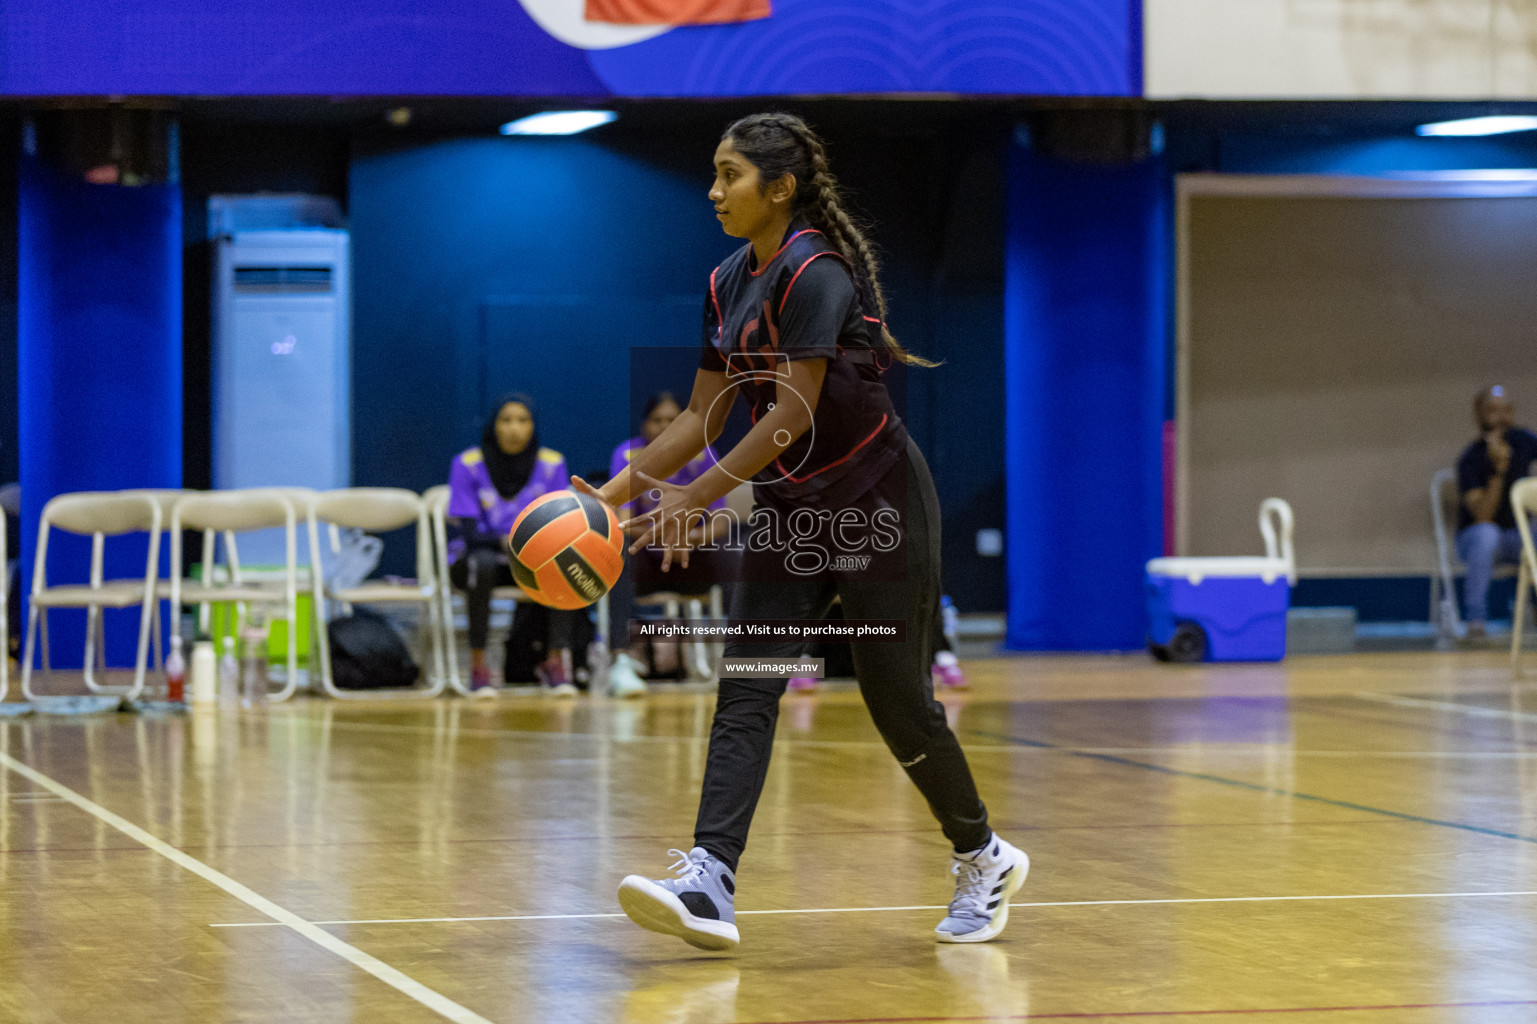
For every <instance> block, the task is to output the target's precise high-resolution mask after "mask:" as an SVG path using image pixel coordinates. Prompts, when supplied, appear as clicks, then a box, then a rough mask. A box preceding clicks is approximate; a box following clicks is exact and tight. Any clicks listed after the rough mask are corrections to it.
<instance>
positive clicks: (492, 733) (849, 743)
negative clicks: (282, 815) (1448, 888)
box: [267, 715, 1537, 759]
mask: <svg viewBox="0 0 1537 1024" xmlns="http://www.w3.org/2000/svg"><path fill="white" fill-rule="evenodd" d="M267 718H268V720H269V721H272V722H285V723H297V724H301V725H310V726H314V727H316V728H320V727H326V728H331V729H352V730H355V731H359V732H392V733H394V732H399V733H416V734H420V735H423V736H436V735H441V734H443V733H446V732H448V731H449V730H448V729H447V728H439V727H437V726H428V725H388V724H385V723H382V722H334V721H333V722H331V723H329V725H327V723H325V722H323V721H321V720H320V719H314V718H304V717H300V716H294V715H268V716H267ZM452 731H453V733H454V735H456V736H468V737H481V738H486V739H495V738H503V737H514V736H515V737H519V738H523V739H564V740H593V741H598V740H608V741H610V742H612V743H618V744H629V743H707V742H709V739H710V737H709V736H705V735H701V736H626V737H620V736H610V735H608V734H607V733H598V732H543V731H539V730H533V729H489V728H483V727H472V728H468V729H465V728H459V729H454V730H452ZM963 745H964V746H965V748H966V752H967V753H969V754H970V753H995V754H996V753H1006V754H1014V755H1017V754H1034V755H1053V754H1055V755H1062V754H1169V753H1177V754H1243V755H1250V756H1254V757H1260V756H1264V757H1269V756H1270V755H1271V754H1273V753H1275V752H1276V750H1277V749H1280V750H1282V751H1284V752H1285V753H1286V754H1287V755H1288V756H1291V757H1387V758H1417V757H1423V758H1439V759H1454V758H1474V759H1521V758H1537V750H1496V751H1483V750H1480V751H1458V750H1293V749H1291V748H1289V747H1287V746H1286V745H1285V744H1276V743H1250V744H1243V745H1233V744H1225V745H1221V746H1215V745H1201V744H1174V745H1170V746H1163V747H1021V746H1017V745H1014V744H1001V743H966V744H963ZM774 747H775V749H779V748H781V747H790V748H794V747H809V748H817V749H821V748H831V749H840V748H848V749H870V750H882V751H884V750H885V749H886V745H885V744H884V743H882V742H881V741H880V740H780V739H776V740H775V741H774Z"/></svg>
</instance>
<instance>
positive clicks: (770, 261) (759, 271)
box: [748, 228, 822, 277]
mask: <svg viewBox="0 0 1537 1024" xmlns="http://www.w3.org/2000/svg"><path fill="white" fill-rule="evenodd" d="M821 233H822V232H820V231H818V230H817V229H816V228H802V229H801V230H799V231H797V232H796V233H795V234H793V235H791V236H790V237H789V238H786V239H785V244H784V245H781V246H780V247H779V252H776V253H775V254H774V255H772V256H770V257H769V258H768V262H767V263H765V264H763V266H761V267H759V268H758V269H757V270H749V271H748V273H749V274H751V275H752V276H753V277H757V276H759V275H760V274H762V273H763V272H764V271H765V270H767V269H768V268H769V267H771V266H773V265H774V261H775V260H777V259H778V258H779V256H780V254H781V253H783V252H784V251H785V250H786V249H788V248H790V243H792V242H794V241H795V240H796V239H797V238H799V237H800V236H801V235H820V234H821Z"/></svg>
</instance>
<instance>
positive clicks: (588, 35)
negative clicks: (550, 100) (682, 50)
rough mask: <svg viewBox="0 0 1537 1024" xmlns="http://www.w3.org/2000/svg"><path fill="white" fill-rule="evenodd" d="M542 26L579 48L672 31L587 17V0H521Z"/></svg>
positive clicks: (603, 47)
mask: <svg viewBox="0 0 1537 1024" xmlns="http://www.w3.org/2000/svg"><path fill="white" fill-rule="evenodd" d="M518 2H519V3H521V4H522V5H523V9H524V10H525V11H527V12H528V16H529V17H530V18H533V19H534V21H535V22H536V23H538V25H539V27H540V28H542V29H544V30H545V31H546V32H548V33H549V34H550V35H552V36H554V37H555V38H556V39H559V40H560V41H561V42H563V43H565V44H566V45H567V46H574V47H576V48H577V49H579V50H612V49H614V48H615V47H618V46H634V45H635V44H636V43H643V42H645V41H646V40H647V39H654V38H656V37H657V36H659V35H661V34H663V33H664V32H669V31H671V28H672V27H671V26H670V25H613V24H610V23H608V22H606V21H588V20H587V0H518Z"/></svg>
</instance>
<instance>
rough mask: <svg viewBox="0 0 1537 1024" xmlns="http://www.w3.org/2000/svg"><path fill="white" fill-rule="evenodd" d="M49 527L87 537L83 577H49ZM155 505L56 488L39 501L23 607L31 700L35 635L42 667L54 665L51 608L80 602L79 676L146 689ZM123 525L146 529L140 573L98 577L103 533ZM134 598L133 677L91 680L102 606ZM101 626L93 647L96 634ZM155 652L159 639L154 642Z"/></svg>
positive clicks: (129, 693)
mask: <svg viewBox="0 0 1537 1024" xmlns="http://www.w3.org/2000/svg"><path fill="white" fill-rule="evenodd" d="M54 529H59V530H63V531H65V532H66V533H74V534H79V535H82V536H89V537H90V538H91V577H90V582H89V583H86V584H83V585H82V584H62V585H57V586H49V585H48V579H47V577H48V572H47V567H48V535H49V533H50V532H52V531H53V530H54ZM160 530H161V524H160V506H159V505H157V504H156V503H155V502H154V500H153V499H151V498H149V497H147V496H145V495H142V494H133V493H131V492H130V493H119V494H112V493H105V492H80V493H75V494H61V495H59V496H58V497H56V498H54V499H52V500H51V501H49V502H48V504H47V505H45V506H43V514H42V517H41V519H40V521H39V522H38V526H37V554H36V556H35V558H34V564H33V567H32V593H31V598H30V601H29V605H30V607H29V611H28V615H27V649H26V652H25V654H23V656H22V665H21V692H22V694H23V695H24V696H25V697H26V698H27V699H28V700H33V699H34V698H36V697H37V696H38V695H37V694H35V693H33V691H32V663H33V661H34V654H35V653H36V647H37V644H38V640H39V639H41V641H42V656H43V671H44V672H49V673H51V672H52V666H51V664H50V661H49V651H48V610H49V609H50V608H83V609H85V613H86V626H85V661H84V666H85V667H84V677H85V684H86V686H87V687H88V688H89V689H90V690H91V691H92V692H93V693H114V694H123V695H124V696H126V697H127V698H128V699H129V700H134V699H136V698H137V697H138V696H139V694H140V693H141V692H142V691H143V689H144V674H145V662H146V659H147V657H148V654H149V641H150V633H151V632H152V631H158V625H159V619H160V616H159V603H158V602H157V601H156V599H155V582H156V579H157V578H158V576H159V569H160ZM128 533H147V534H149V545H148V547H149V554H148V555H147V556H146V558H145V567H144V575H143V577H141V578H136V579H115V580H106V579H103V578H102V574H103V571H104V569H103V559H104V556H105V554H106V539H107V538H108V537H119V536H122V535H124V534H128ZM135 605H138V606H139V646H138V653H137V654H136V655H135V657H134V672H133V684H132V685H131V686H128V687H126V688H125V687H121V686H109V685H106V684H104V683H100V682H98V681H97V680H96V674H95V673H96V668H97V667H98V657H99V656H103V657H104V652H105V649H106V643H105V640H106V637H105V635H104V634H105V630H104V623H102V617H101V610H102V609H103V608H132V607H133V606H135ZM98 631H100V632H102V633H103V636H102V640H103V643H102V645H101V647H100V649H98V647H97V645H96V637H97V633H98ZM157 652H158V645H157Z"/></svg>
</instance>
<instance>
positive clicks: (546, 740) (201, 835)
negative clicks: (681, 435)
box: [0, 652, 1537, 1024]
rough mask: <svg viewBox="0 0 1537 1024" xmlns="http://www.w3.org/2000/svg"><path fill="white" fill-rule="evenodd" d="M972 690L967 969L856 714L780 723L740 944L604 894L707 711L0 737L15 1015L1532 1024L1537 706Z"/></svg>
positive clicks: (1460, 688) (1002, 661)
mask: <svg viewBox="0 0 1537 1024" xmlns="http://www.w3.org/2000/svg"><path fill="white" fill-rule="evenodd" d="M967 669H968V672H969V675H970V677H971V679H972V681H973V684H974V685H973V689H972V690H971V691H970V692H969V693H965V694H952V695H946V696H945V698H944V699H945V704H946V708H947V711H948V712H949V715H950V719H951V722H952V725H953V726H954V728H955V729H956V731H957V732H958V733H959V734H960V736H961V738H962V740H963V742H964V743H965V744H966V747H967V750H968V754H969V757H970V758H971V761H972V764H973V767H974V769H975V771H976V774H977V777H978V781H979V784H980V786H981V788H982V791H983V794H984V796H985V798H986V799H987V801H988V804H989V807H990V811H991V814H992V818H993V822H994V825H995V827H996V828H997V829H998V830H999V832H1000V833H1001V834H1004V835H1006V836H1007V837H1009V838H1010V839H1012V840H1013V841H1014V842H1016V843H1017V844H1018V845H1020V846H1022V847H1024V848H1025V849H1026V850H1028V851H1029V852H1030V854H1031V857H1032V860H1033V862H1034V866H1033V870H1032V874H1031V876H1030V880H1029V883H1028V884H1027V885H1026V887H1025V888H1024V889H1023V890H1022V891H1021V892H1020V893H1019V896H1018V897H1017V903H1016V909H1015V910H1014V914H1013V917H1012V918H1011V924H1010V926H1009V930H1008V931H1007V932H1005V934H1004V936H1003V937H1002V939H1001V940H1000V941H998V942H996V943H994V944H991V945H986V946H971V947H967V946H942V945H938V944H936V943H934V942H933V941H932V936H931V934H930V929H932V927H933V926H934V924H935V923H936V922H937V921H938V919H939V918H940V917H941V916H942V915H943V910H942V909H941V908H942V907H943V904H944V903H945V902H946V901H947V900H948V899H949V895H950V891H951V882H952V880H951V878H950V876H949V874H948V872H947V851H946V845H945V843H944V841H943V840H942V838H941V837H940V836H939V835H938V832H937V830H936V829H935V828H934V827H933V824H932V821H931V819H930V817H929V815H928V812H927V809H926V808H925V806H924V805H923V802H922V800H921V798H920V797H919V796H918V794H917V793H916V792H915V791H914V790H913V789H912V788H911V786H910V784H909V783H908V782H907V779H906V777H905V775H904V774H903V772H902V770H901V769H900V768H899V767H898V766H897V765H896V764H895V762H894V761H893V760H892V758H891V757H890V755H889V754H888V753H887V752H886V751H885V749H884V748H883V747H882V745H881V743H880V741H879V738H878V737H877V735H876V733H875V731H874V729H873V727H872V726H871V725H870V722H869V718H868V716H867V715H866V713H865V711H864V709H863V707H862V706H861V704H860V702H859V697H858V693H857V691H855V690H854V689H852V688H851V687H849V686H838V685H834V686H830V687H828V688H826V689H824V690H823V691H821V692H819V693H817V694H815V695H812V696H793V697H787V698H786V699H785V701H784V703H783V711H782V715H781V720H780V727H779V735H778V743H777V749H776V754H775V762H774V765H773V768H772V770H771V771H770V775H769V780H768V786H767V790H766V792H765V794H764V799H763V802H762V804H761V805H760V807H759V810H758V816H757V820H756V824H755V827H754V833H753V841H752V844H751V845H750V847H749V849H748V852H747V856H746V858H745V859H744V861H743V864H742V869H741V872H740V877H739V884H740V891H739V896H738V907H739V910H740V911H741V916H740V919H739V925H740V927H741V932H742V938H743V943H742V946H741V948H740V949H739V950H738V951H737V952H736V953H734V954H730V955H720V954H703V953H700V952H698V951H695V950H693V949H691V948H689V947H687V946H684V945H683V944H681V943H678V942H676V941H675V940H669V939H665V938H663V937H661V936H657V935H652V934H650V933H648V932H644V931H641V930H640V929H638V928H636V927H634V926H633V925H632V924H630V923H629V922H628V921H627V920H625V919H624V918H623V917H621V916H618V907H617V904H616V902H615V900H614V888H615V885H616V884H617V882H618V880H619V878H620V877H621V876H623V875H624V874H626V873H628V872H631V871H643V872H649V873H653V874H663V873H665V869H666V867H667V865H668V864H669V863H670V862H671V861H672V859H674V858H670V857H669V856H668V854H667V850H668V849H669V848H670V847H686V846H688V845H689V835H690V832H691V828H692V824H693V817H694V809H695V800H696V797H697V792H698V786H699V780H700V774H701V771H702V768H703V764H704V756H705V737H706V735H707V732H708V727H709V721H710V713H711V708H712V698H711V697H710V695H708V694H702V693H663V694H657V695H653V696H652V697H650V698H647V699H646V700H644V701H637V702H619V701H607V700H601V699H596V700H595V699H589V698H582V699H580V700H577V701H567V702H558V701H553V700H546V699H542V698H538V697H533V698H505V699H502V700H500V701H485V702H483V701H463V700H439V701H435V702H421V703H418V702H412V703H392V704H382V705H380V704H370V705H358V704H345V705H343V704H337V703H333V702H322V701H304V702H298V703H294V704H291V705H280V706H275V707H272V708H270V709H268V710H267V711H266V712H264V713H261V714H239V713H229V714H222V715H221V714H219V713H213V714H196V715H191V716H187V717H152V716H137V717H136V716H129V715H101V716H91V717H83V718H52V717H32V718H27V719H16V720H4V721H0V757H3V763H4V765H5V769H6V770H5V771H3V772H0V799H3V801H4V807H3V815H0V885H3V890H4V906H5V908H6V909H5V917H4V920H5V928H4V931H3V938H0V943H3V949H4V961H3V964H0V1020H4V1021H12V1020H14V1021H25V1022H28V1024H32V1022H42V1024H56V1022H57V1024H65V1022H67V1024H81V1022H96V1021H106V1022H111V1024H137V1022H140V1021H143V1022H151V1021H153V1022H156V1024H161V1022H168V1024H174V1022H194V1021H195V1022H200V1024H201V1022H209V1021H250V1022H267V1021H272V1022H305V1024H308V1022H321V1021H325V1022H330V1021H345V1020H351V1021H362V1022H376V1021H389V1022H394V1021H405V1022H411V1021H436V1020H445V1019H446V1020H457V1021H467V1022H475V1021H494V1022H498V1024H503V1022H522V1021H538V1022H566V1021H570V1022H594V1021H624V1022H635V1024H640V1022H665V1024H685V1022H687V1024H715V1022H729V1021H761V1022H769V1021H780V1022H793V1021H800V1022H807V1021H826V1022H856V1021H862V1022H870V1021H963V1020H964V1021H978V1020H1028V1019H1044V1020H1053V1019H1055V1020H1072V1019H1115V1020H1139V1019H1146V1020H1150V1021H1159V1022H1163V1021H1172V1022H1190V1024H1193V1022H1196V1021H1207V1020H1225V1019H1234V1020H1237V1019H1244V1020H1254V1021H1263V1022H1270V1021H1276V1022H1279V1021H1295V1020H1319V1021H1327V1022H1330V1024H1333V1022H1343V1021H1382V1022H1394V1024H1397V1022H1408V1024H1418V1022H1429V1021H1458V1022H1468V1021H1476V1022H1480V1024H1482V1022H1504V1021H1512V1022H1513V1021H1524V1022H1530V1021H1534V1020H1537V691H1534V688H1533V684H1531V683H1528V684H1526V685H1512V683H1511V680H1510V676H1509V669H1508V666H1507V663H1506V661H1505V659H1504V657H1503V656H1502V655H1500V654H1499V653H1495V652H1489V653H1485V652H1454V653H1408V654H1370V655H1350V656H1339V657H1313V658H1295V659H1292V660H1291V661H1289V662H1287V663H1284V664H1281V665H1266V666H1196V667H1178V666H1158V665H1153V664H1151V663H1150V662H1148V661H1147V660H1146V659H1144V658H1142V657H1124V658H1122V657H1052V658H1031V657H999V658H990V659H981V660H973V661H969V662H968V663H967ZM1229 1015H1232V1016H1229Z"/></svg>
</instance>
